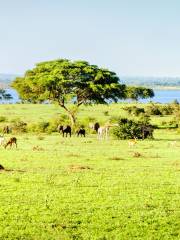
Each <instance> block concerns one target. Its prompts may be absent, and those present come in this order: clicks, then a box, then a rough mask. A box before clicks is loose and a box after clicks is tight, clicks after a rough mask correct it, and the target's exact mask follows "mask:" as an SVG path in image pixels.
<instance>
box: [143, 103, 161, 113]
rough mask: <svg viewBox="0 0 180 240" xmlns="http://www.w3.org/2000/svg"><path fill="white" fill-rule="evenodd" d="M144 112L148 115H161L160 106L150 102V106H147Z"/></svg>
mask: <svg viewBox="0 0 180 240" xmlns="http://www.w3.org/2000/svg"><path fill="white" fill-rule="evenodd" d="M146 113H147V114H148V115H162V112H161V109H160V107H159V106H158V105H155V104H151V105H150V106H147V108H146Z"/></svg>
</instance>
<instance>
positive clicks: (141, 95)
mask: <svg viewBox="0 0 180 240" xmlns="http://www.w3.org/2000/svg"><path fill="white" fill-rule="evenodd" d="M125 95H126V98H129V99H132V100H136V101H138V99H146V98H152V97H154V91H153V90H152V89H151V88H145V87H133V86H128V87H126V94H125Z"/></svg>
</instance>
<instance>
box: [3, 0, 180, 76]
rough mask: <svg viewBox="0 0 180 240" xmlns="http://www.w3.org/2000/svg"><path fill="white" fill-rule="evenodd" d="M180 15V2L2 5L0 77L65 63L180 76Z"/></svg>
mask: <svg viewBox="0 0 180 240" xmlns="http://www.w3.org/2000/svg"><path fill="white" fill-rule="evenodd" d="M179 12H180V1H179V0H51V1H50V0H6V1H3V0H0V33H1V34H0V72H1V73H20V74H22V73H24V72H25V71H26V70H27V69H31V68H32V67H33V66H34V64H35V63H37V62H40V61H46V60H53V59H57V58H67V59H72V60H76V59H78V60H79V59H83V60H87V61H89V62H90V63H92V64H97V65H98V66H100V67H106V68H109V69H110V70H113V71H115V72H117V73H118V75H120V76H123V75H130V76H132V75H135V76H180V14H179Z"/></svg>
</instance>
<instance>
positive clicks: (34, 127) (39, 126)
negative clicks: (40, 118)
mask: <svg viewBox="0 0 180 240" xmlns="http://www.w3.org/2000/svg"><path fill="white" fill-rule="evenodd" d="M48 127H49V122H39V123H31V124H29V125H28V127H27V130H28V131H29V132H36V133H45V132H48Z"/></svg>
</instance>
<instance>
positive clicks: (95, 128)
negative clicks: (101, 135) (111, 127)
mask: <svg viewBox="0 0 180 240" xmlns="http://www.w3.org/2000/svg"><path fill="white" fill-rule="evenodd" d="M98 128H100V125H99V123H98V122H97V123H95V124H94V130H95V131H96V132H98Z"/></svg>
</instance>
